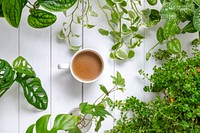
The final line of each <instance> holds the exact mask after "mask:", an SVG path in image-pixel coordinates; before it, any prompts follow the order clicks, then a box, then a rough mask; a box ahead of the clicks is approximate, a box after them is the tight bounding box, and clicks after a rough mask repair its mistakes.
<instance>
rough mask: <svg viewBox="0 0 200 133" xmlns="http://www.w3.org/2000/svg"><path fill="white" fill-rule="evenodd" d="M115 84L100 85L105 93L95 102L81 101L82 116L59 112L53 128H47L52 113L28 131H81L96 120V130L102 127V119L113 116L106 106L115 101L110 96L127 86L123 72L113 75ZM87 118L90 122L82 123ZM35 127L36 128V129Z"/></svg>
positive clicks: (27, 132)
mask: <svg viewBox="0 0 200 133" xmlns="http://www.w3.org/2000/svg"><path fill="white" fill-rule="evenodd" d="M112 79H113V84H114V85H115V87H114V88H113V89H111V90H110V91H108V90H107V89H106V87H105V86H104V85H100V89H101V91H102V92H103V94H102V95H101V96H100V97H99V98H97V99H96V101H95V102H94V103H93V104H89V103H88V102H83V103H80V105H79V109H80V111H81V115H80V116H74V115H72V114H59V115H58V116H57V117H56V118H55V120H54V125H53V128H52V129H51V130H48V129H47V125H48V122H49V118H50V115H45V116H42V117H41V118H39V119H38V120H37V122H36V124H33V125H31V126H30V127H29V128H28V129H27V131H26V133H34V131H35V132H36V133H44V132H45V133H46V132H48V133H57V132H58V131H59V130H66V131H68V132H69V133H81V130H80V129H79V127H80V126H87V125H88V124H89V123H90V122H92V121H95V122H96V128H95V132H98V130H99V129H100V127H101V123H102V121H104V119H105V118H106V117H107V116H112V115H111V114H110V113H109V112H108V111H107V110H106V106H107V105H111V103H113V101H112V100H111V99H110V98H109V95H110V93H112V92H114V91H117V90H120V91H123V90H124V87H125V80H124V78H122V76H121V74H120V73H119V72H117V74H116V76H112ZM87 115H91V118H89V119H88V118H86V116H87ZM85 119H87V122H88V123H84V125H81V124H82V122H83V121H84V120H85ZM34 127H36V128H35V130H34Z"/></svg>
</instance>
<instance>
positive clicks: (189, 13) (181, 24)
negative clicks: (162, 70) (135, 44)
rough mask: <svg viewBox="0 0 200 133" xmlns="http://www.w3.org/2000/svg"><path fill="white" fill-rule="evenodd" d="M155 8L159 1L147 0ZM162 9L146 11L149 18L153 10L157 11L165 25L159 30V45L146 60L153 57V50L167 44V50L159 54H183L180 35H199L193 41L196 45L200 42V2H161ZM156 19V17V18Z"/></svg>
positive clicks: (183, 0) (185, 0)
mask: <svg viewBox="0 0 200 133" xmlns="http://www.w3.org/2000/svg"><path fill="white" fill-rule="evenodd" d="M147 2H148V3H149V4H150V5H152V6H154V5H156V4H157V0H147ZM160 3H161V5H162V6H161V9H160V11H157V10H156V9H149V8H148V9H146V10H144V11H143V12H145V14H146V16H147V18H148V16H150V14H151V10H155V11H157V12H158V13H159V14H158V15H157V17H159V18H162V19H161V20H163V21H164V25H163V26H161V27H159V28H158V29H157V33H156V37H157V41H158V42H157V43H156V44H155V45H154V46H153V47H152V48H151V49H150V50H149V51H148V53H147V54H146V59H147V60H148V59H149V58H150V56H151V50H153V49H154V48H155V47H157V46H158V45H160V44H161V45H162V44H165V45H166V50H164V51H162V50H159V52H162V53H166V52H167V53H169V54H173V55H174V54H179V53H180V52H181V47H182V44H181V41H180V40H179V39H178V38H177V36H178V35H182V34H185V33H189V34H190V33H198V34H199V36H198V37H197V38H196V39H194V40H193V42H194V43H199V42H200V2H199V0H160ZM155 17H156V16H155Z"/></svg>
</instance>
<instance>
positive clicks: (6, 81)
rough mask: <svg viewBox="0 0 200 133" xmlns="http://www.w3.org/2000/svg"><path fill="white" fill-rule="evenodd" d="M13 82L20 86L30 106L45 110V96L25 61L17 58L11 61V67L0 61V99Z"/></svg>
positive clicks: (46, 102)
mask: <svg viewBox="0 0 200 133" xmlns="http://www.w3.org/2000/svg"><path fill="white" fill-rule="evenodd" d="M15 81H16V82H18V83H19V84H20V85H21V86H22V88H23V91H24V96H25V98H26V99H27V101H28V102H29V103H30V104H31V105H33V106H34V107H36V108H38V109H42V110H45V109H46V108H47V106H48V97H47V94H46V92H45V90H44V89H43V87H42V84H41V81H40V79H39V78H38V77H36V74H35V71H34V70H33V68H32V67H31V65H30V64H29V63H28V62H27V61H26V59H24V58H23V57H21V56H19V57H18V58H16V59H15V60H14V61H13V65H12V66H11V65H10V64H9V63H8V62H7V61H5V60H3V59H0V97H2V96H3V94H5V92H6V91H7V90H8V89H9V88H10V87H11V85H12V84H13V83H14V82H15Z"/></svg>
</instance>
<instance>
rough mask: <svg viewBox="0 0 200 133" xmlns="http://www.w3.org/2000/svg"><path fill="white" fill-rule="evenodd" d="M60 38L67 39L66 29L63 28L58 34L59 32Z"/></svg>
mask: <svg viewBox="0 0 200 133" xmlns="http://www.w3.org/2000/svg"><path fill="white" fill-rule="evenodd" d="M57 36H58V38H59V39H60V40H65V39H66V35H65V30H64V29H61V30H60V31H59V32H58V34H57Z"/></svg>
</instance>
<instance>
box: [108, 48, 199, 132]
mask: <svg viewBox="0 0 200 133" xmlns="http://www.w3.org/2000/svg"><path fill="white" fill-rule="evenodd" d="M195 47H196V46H194V49H196V48H195ZM199 62H200V53H199V52H197V51H196V52H194V56H193V57H190V58H189V57H187V56H186V53H185V52H181V54H178V55H177V56H176V57H171V56H169V57H168V58H167V59H166V62H164V63H163V64H162V65H161V66H160V67H158V66H155V67H154V68H153V74H152V75H150V76H149V75H148V74H146V73H144V71H143V70H140V71H139V73H140V74H141V75H143V76H144V78H145V79H147V80H149V85H147V86H145V87H144V91H145V92H155V93H158V95H157V96H156V98H155V100H152V101H150V102H148V103H146V102H143V101H141V100H139V99H137V98H136V97H134V96H132V97H128V98H127V99H126V100H119V101H115V102H113V103H111V107H113V108H118V109H119V110H120V111H121V118H120V119H118V121H117V124H116V126H114V128H113V129H111V130H110V131H107V132H109V133H116V132H135V133H145V132H148V133H155V132H156V133H164V132H170V133H179V132H182V133H183V132H184V133H198V132H200V82H199V80H200V69H199V68H200V65H199ZM130 112H131V113H130Z"/></svg>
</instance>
